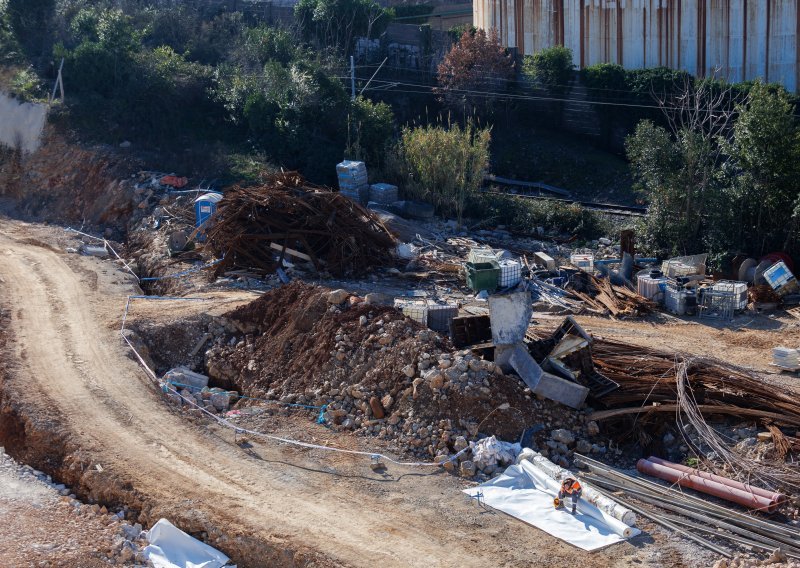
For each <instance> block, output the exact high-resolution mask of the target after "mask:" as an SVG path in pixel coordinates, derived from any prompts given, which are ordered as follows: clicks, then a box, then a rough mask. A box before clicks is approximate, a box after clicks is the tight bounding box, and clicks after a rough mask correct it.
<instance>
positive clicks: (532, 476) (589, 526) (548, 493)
mask: <svg viewBox="0 0 800 568" xmlns="http://www.w3.org/2000/svg"><path fill="white" fill-rule="evenodd" d="M464 493H466V494H467V495H470V496H472V497H475V496H476V495H477V494H478V493H482V494H483V497H481V502H483V503H485V504H486V505H488V506H490V507H492V508H494V509H497V510H499V511H503V512H504V513H507V514H509V515H511V516H512V517H515V518H517V519H520V520H521V521H525V522H526V523H528V524H530V525H533V526H534V527H536V528H538V529H541V530H543V531H544V532H546V533H548V534H550V535H552V536H554V537H556V538H559V539H561V540H563V541H565V542H567V543H569V544H571V545H573V546H577V547H578V548H582V549H583V550H590V551H591V550H597V549H600V548H604V547H606V546H610V545H612V544H616V543H618V542H622V541H623V540H625V539H626V538H629V537H632V536H636V535H638V534H639V533H640V532H641V531H639V529H636V528H633V527H629V526H627V525H625V524H623V523H622V522H620V521H618V520H617V519H614V518H613V517H611V516H609V515H606V514H605V513H603V512H602V511H600V510H599V509H597V507H594V506H593V505H591V504H589V503H587V502H586V501H585V500H582V501H580V502H579V504H578V511H577V513H576V514H575V515H572V514H570V513H569V512H568V511H569V510H570V509H571V508H572V500H571V499H569V498H568V499H567V503H566V504H565V508H564V509H559V510H557V509H555V507H553V498H554V497H556V496H557V494H558V482H556V481H555V480H553V479H550V478H548V477H547V476H546V475H545V474H544V473H543V472H541V471H539V470H537V469H536V468H535V467H533V466H532V465H531V464H529V463H526V462H522V464H520V465H512V466H511V467H509V468H508V469H506V470H505V472H503V473H502V474H500V475H499V476H497V477H495V478H494V479H492V480H490V481H487V482H486V483H484V484H482V485H478V486H476V487H471V488H469V489H465V490H464Z"/></svg>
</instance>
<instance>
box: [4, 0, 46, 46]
mask: <svg viewBox="0 0 800 568" xmlns="http://www.w3.org/2000/svg"><path fill="white" fill-rule="evenodd" d="M55 7H56V1H55V0H7V4H6V13H7V15H8V21H9V23H10V25H11V29H12V30H14V35H15V36H16V39H17V42H19V44H20V45H22V47H23V48H24V49H25V51H27V52H28V54H30V55H32V56H35V57H39V56H42V55H45V54H46V53H48V51H49V46H50V45H52V44H51V43H49V42H50V38H49V36H50V32H51V23H52V20H53V16H54V14H55Z"/></svg>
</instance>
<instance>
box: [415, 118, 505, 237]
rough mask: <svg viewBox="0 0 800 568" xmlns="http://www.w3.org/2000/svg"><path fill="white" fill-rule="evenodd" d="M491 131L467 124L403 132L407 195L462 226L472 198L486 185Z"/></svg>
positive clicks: (428, 127) (420, 128) (429, 127)
mask: <svg viewBox="0 0 800 568" xmlns="http://www.w3.org/2000/svg"><path fill="white" fill-rule="evenodd" d="M490 140H491V134H490V132H489V129H481V128H476V127H475V126H474V125H473V124H471V123H468V124H467V125H466V126H465V127H464V128H461V127H460V126H458V125H450V127H449V128H445V127H444V126H424V127H419V128H409V127H406V128H404V129H403V133H402V137H401V155H402V161H403V165H404V166H405V172H406V176H407V179H406V183H405V190H406V193H407V194H408V195H409V196H410V197H412V198H414V199H421V200H424V201H428V202H429V203H432V204H433V205H435V206H436V208H437V209H438V210H439V211H440V212H441V213H442V214H444V215H455V216H456V218H457V220H458V223H459V224H461V221H462V218H463V213H464V207H465V206H466V204H467V200H468V199H469V198H470V196H472V195H474V194H475V193H476V192H477V191H478V189H479V188H480V187H481V185H482V184H483V175H484V172H485V171H486V166H487V165H488V163H489V142H490Z"/></svg>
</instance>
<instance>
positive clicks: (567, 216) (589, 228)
mask: <svg viewBox="0 0 800 568" xmlns="http://www.w3.org/2000/svg"><path fill="white" fill-rule="evenodd" d="M466 214H467V215H468V216H470V217H473V218H476V219H484V220H486V221H488V222H491V223H493V224H496V225H506V226H507V227H510V228H512V229H513V230H514V231H517V232H521V233H528V234H536V232H537V228H538V227H542V228H544V229H545V230H547V231H556V232H559V233H563V234H566V235H577V236H579V237H580V238H583V239H586V240H590V239H596V238H598V237H601V236H604V235H606V234H607V233H608V230H609V226H608V223H607V221H606V220H605V219H604V218H603V217H602V216H601V215H599V214H598V213H595V212H594V211H590V210H588V209H586V208H584V207H583V206H581V205H580V204H578V203H564V202H560V201H548V200H536V199H525V198H523V197H515V196H511V195H497V194H490V193H479V194H475V195H473V196H472V197H471V198H470V200H469V203H468V205H467V210H466Z"/></svg>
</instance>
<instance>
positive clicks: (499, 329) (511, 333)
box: [489, 290, 533, 345]
mask: <svg viewBox="0 0 800 568" xmlns="http://www.w3.org/2000/svg"><path fill="white" fill-rule="evenodd" d="M532 314H533V304H532V303H531V294H530V292H528V291H527V290H520V291H515V292H511V293H508V294H496V295H493V296H490V297H489V319H490V321H491V326H492V342H493V343H494V344H495V345H514V344H516V343H522V341H523V340H524V339H525V333H526V332H527V331H528V325H529V324H530V321H531V315H532Z"/></svg>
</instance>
